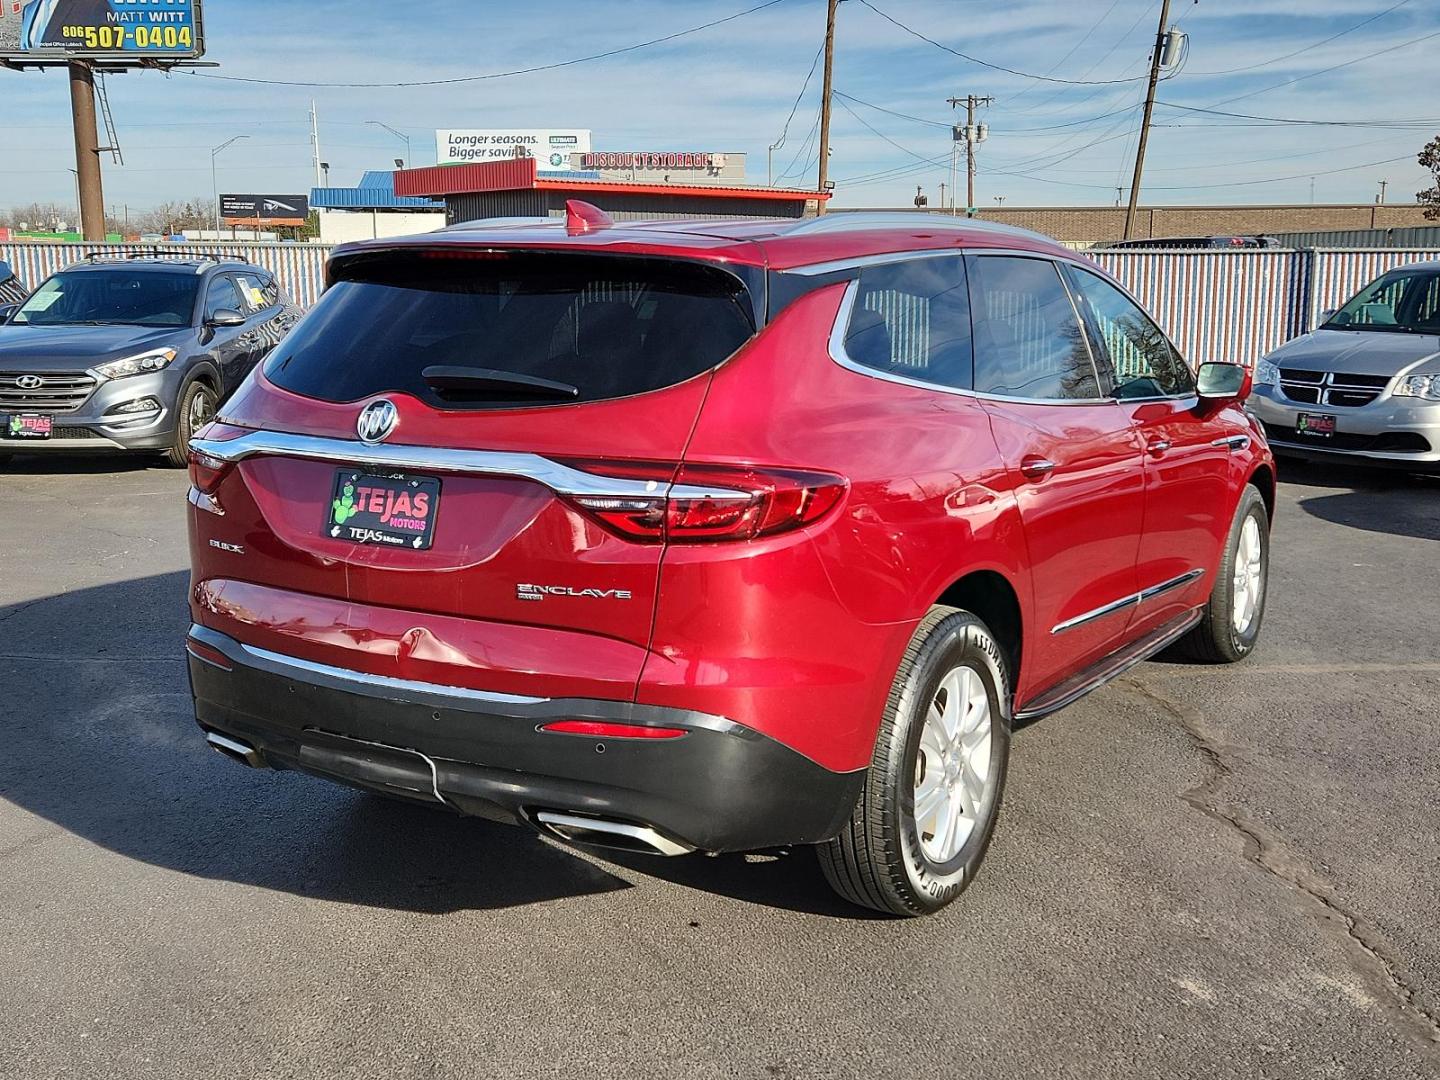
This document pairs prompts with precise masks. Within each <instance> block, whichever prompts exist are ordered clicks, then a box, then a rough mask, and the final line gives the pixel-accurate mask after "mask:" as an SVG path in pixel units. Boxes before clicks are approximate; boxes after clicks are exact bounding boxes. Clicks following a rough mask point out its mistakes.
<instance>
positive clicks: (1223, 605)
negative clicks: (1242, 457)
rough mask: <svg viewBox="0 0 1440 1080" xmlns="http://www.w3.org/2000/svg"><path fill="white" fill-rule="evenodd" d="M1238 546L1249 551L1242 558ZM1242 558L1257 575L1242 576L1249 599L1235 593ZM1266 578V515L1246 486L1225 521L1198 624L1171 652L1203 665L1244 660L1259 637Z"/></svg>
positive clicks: (1261, 502) (1257, 494)
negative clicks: (1226, 533)
mask: <svg viewBox="0 0 1440 1080" xmlns="http://www.w3.org/2000/svg"><path fill="white" fill-rule="evenodd" d="M1242 547H1243V548H1244V550H1245V551H1246V552H1251V553H1253V554H1250V555H1247V556H1244V557H1243V558H1242ZM1257 558H1258V565H1257V563H1256V559H1257ZM1242 562H1244V563H1246V564H1248V565H1249V566H1250V567H1251V568H1252V569H1251V574H1254V575H1258V576H1255V577H1253V578H1251V577H1248V576H1247V581H1246V585H1247V588H1250V589H1251V593H1250V598H1249V599H1248V600H1242V598H1241V596H1240V594H1239V593H1238V592H1237V589H1239V587H1240V584H1241V583H1240V582H1239V581H1238V580H1237V576H1236V575H1237V570H1238V569H1240V564H1241V563H1242ZM1269 583H1270V514H1269V513H1268V512H1267V511H1266V509H1265V500H1264V499H1262V498H1261V497H1260V492H1258V491H1257V490H1255V488H1254V487H1253V486H1251V485H1246V487H1245V493H1244V494H1243V495H1241V496H1240V505H1239V506H1238V507H1237V508H1236V509H1235V519H1234V521H1232V522H1231V523H1230V534H1229V536H1227V537H1226V540H1225V553H1224V555H1223V556H1222V557H1221V559H1220V566H1219V568H1218V569H1217V570H1216V571H1215V584H1214V586H1213V587H1212V588H1211V590H1210V599H1209V600H1208V601H1206V603H1205V610H1204V613H1203V614H1202V615H1201V617H1200V622H1199V624H1198V625H1197V626H1196V627H1195V628H1194V629H1193V630H1191V631H1190V633H1188V634H1186V635H1185V637H1183V638H1181V639H1180V642H1179V644H1178V645H1177V646H1176V652H1178V653H1179V654H1180V655H1181V656H1184V657H1186V658H1187V659H1190V660H1196V661H1198V662H1200V663H1203V664H1233V663H1236V662H1237V661H1240V660H1244V659H1245V657H1247V656H1249V655H1250V653H1251V652H1253V651H1254V649H1255V643H1256V641H1258V640H1259V638H1260V624H1261V622H1262V621H1263V620H1264V618H1265V596H1266V593H1267V592H1268V591H1269ZM1237 623H1239V624H1240V625H1236V624H1237Z"/></svg>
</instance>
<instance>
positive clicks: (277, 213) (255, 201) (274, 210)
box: [220, 195, 310, 226]
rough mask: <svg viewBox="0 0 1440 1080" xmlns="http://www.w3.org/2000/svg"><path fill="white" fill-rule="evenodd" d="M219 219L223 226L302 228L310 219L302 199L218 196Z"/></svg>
mask: <svg viewBox="0 0 1440 1080" xmlns="http://www.w3.org/2000/svg"><path fill="white" fill-rule="evenodd" d="M220 216H221V217H222V218H224V219H225V224H227V225H244V226H251V225H304V224H305V221H306V219H308V218H309V216H310V199H309V197H308V196H305V195H221V196H220Z"/></svg>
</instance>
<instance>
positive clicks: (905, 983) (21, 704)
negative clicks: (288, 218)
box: [0, 459, 1440, 1080]
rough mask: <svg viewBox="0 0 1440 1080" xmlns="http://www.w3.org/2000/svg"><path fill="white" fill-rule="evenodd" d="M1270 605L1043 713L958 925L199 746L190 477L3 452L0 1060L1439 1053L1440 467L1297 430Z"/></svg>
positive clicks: (1076, 1058) (55, 1073)
mask: <svg viewBox="0 0 1440 1080" xmlns="http://www.w3.org/2000/svg"><path fill="white" fill-rule="evenodd" d="M1282 465H1283V466H1284V473H1285V477H1286V479H1285V481H1284V482H1283V483H1282V485H1281V492H1280V498H1279V502H1280V507H1279V513H1278V520H1277V523H1276V532H1275V542H1274V574H1273V578H1272V586H1271V587H1272V594H1271V601H1270V607H1269V611H1268V615H1267V620H1266V626H1265V631H1264V637H1263V641H1262V644H1261V647H1260V648H1259V650H1258V651H1257V652H1256V653H1255V655H1254V656H1253V657H1252V658H1251V659H1250V661H1248V662H1247V663H1245V664H1244V665H1241V666H1239V667H1237V668H1230V669H1224V670H1220V669H1214V668H1204V667H1195V666H1188V665H1183V664H1176V663H1165V662H1154V663H1148V664H1144V665H1142V666H1141V667H1139V668H1137V669H1135V670H1134V671H1133V672H1132V673H1130V674H1129V675H1127V676H1125V677H1124V678H1123V679H1121V680H1120V681H1118V682H1116V683H1114V684H1111V685H1110V686H1109V687H1107V688H1105V689H1103V690H1102V691H1100V692H1099V693H1097V694H1094V695H1092V696H1091V697H1090V698H1088V699H1086V700H1085V701H1083V702H1082V703H1080V704H1079V705H1077V706H1074V707H1072V708H1070V709H1068V710H1066V711H1065V712H1062V713H1059V714H1057V715H1055V716H1052V717H1050V718H1048V719H1046V720H1044V721H1042V722H1040V723H1038V724H1034V725H1032V726H1030V727H1028V728H1026V729H1024V730H1023V731H1021V732H1020V733H1019V734H1018V736H1017V738H1016V741H1015V744H1014V759H1013V763H1012V766H1011V775H1010V781H1009V788H1008V790H1007V803H1006V808H1005V811H1004V813H1003V815H1002V818H1001V822H1000V827H999V831H998V834H997V837H996V841H995V845H994V847H993V848H992V850H991V854H990V856H989V859H988V860H987V862H986V864H985V867H984V868H983V870H982V872H981V874H980V876H979V878H978V879H977V881H976V884H975V885H974V887H973V888H972V889H971V890H970V891H969V892H968V893H967V894H966V895H965V897H963V898H962V900H961V901H960V902H959V903H958V904H957V905H956V906H954V907H952V908H951V909H949V910H948V911H947V912H945V913H943V914H942V915H940V916H938V917H936V918H932V919H928V920H913V921H905V922H899V921H890V920H885V919H879V918H871V917H869V916H867V915H865V914H863V913H860V912H857V911H854V910H851V909H848V908H846V907H845V906H843V905H842V904H841V903H840V902H839V901H838V900H836V899H834V898H832V896H831V894H830V893H829V891H828V890H827V888H826V886H825V884H824V882H823V880H822V879H821V878H820V875H819V873H818V870H817V869H816V868H815V866H814V865H813V859H812V856H811V854H810V853H809V852H808V851H804V850H798V851H794V852H791V853H782V854H777V855H766V856H763V857H762V856H751V857H745V858H742V857H725V858H719V859H704V858H689V859H683V860H654V859H644V858H641V857H633V858H632V857H622V858H618V859H612V858H602V857H596V856H591V855H584V854H579V853H575V852H571V851H569V850H566V849H563V848H561V847H558V846H555V845H552V844H550V843H548V842H545V841H541V840H539V839H538V838H537V837H535V836H532V835H530V834H529V833H527V832H524V831H522V830H519V829H515V828H509V827H505V826H500V825H493V824H489V823H486V822H481V821H469V820H459V819H453V818H449V817H447V816H444V815H442V814H438V813H435V812H432V811H429V810H426V809H424V808H416V807H410V806H407V805H403V804H398V803H391V802H386V801H383V800H380V799H376V798H373V797H369V796H366V795H363V794H360V793H356V792H352V791H349V790H345V789H342V788H338V787H333V786H330V785H328V784H325V783H323V782H321V781H318V780H313V779H310V778H307V777H303V776H298V775H292V774H276V773H269V772H249V771H246V770H244V769H241V768H240V767H238V766H236V765H234V764H232V763H230V762H227V761H225V760H223V759H222V758H220V757H219V756H217V755H216V754H214V753H212V752H211V751H210V750H208V749H207V748H206V747H205V746H204V745H203V744H202V742H201V741H200V738H199V735H198V733H197V729H196V728H195V726H194V724H193V721H192V720H191V717H190V713H189V700H188V695H187V690H186V685H185V665H184V663H183V662H182V660H181V640H182V637H183V634H184V631H185V627H186V625H187V617H186V611H185V582H186V574H185V567H186V553H185V532H184V513H183V509H184V499H183V491H184V487H185V478H184V476H183V475H182V474H180V473H177V472H171V471H167V470H163V469H159V468H152V467H147V466H146V465H145V464H144V463H141V462H118V463H117V462H114V461H110V462H106V461H63V462H50V463H41V462H37V461H36V460H35V459H30V460H29V461H26V460H25V459H19V460H17V461H16V462H15V463H14V464H13V465H12V466H10V467H9V471H8V472H5V473H0V972H3V976H0V1017H3V1022H0V1076H3V1077H7V1078H8V1077H17V1078H18V1077H62V1076H63V1077H127V1078H128V1077H157V1078H158V1077H164V1078H167V1080H171V1078H176V1077H207V1078H208V1077H215V1076H245V1077H258V1076H264V1077H271V1076H274V1077H290V1076H294V1077H331V1076H337V1077H338V1076H385V1077H461V1076H482V1075H483V1076H506V1077H530V1076H567V1077H569V1076H581V1075H583V1076H588V1077H594V1078H603V1077H619V1076H626V1077H628V1076H680V1075H683V1076H685V1077H687V1078H697V1080H698V1078H703V1077H761V1078H774V1077H780V1078H796V1077H852V1076H853V1077H867V1078H873V1077H890V1076H906V1077H913V1076H946V1077H949V1076H978V1075H985V1076H987V1077H1010V1076H1043V1077H1047V1078H1048V1077H1071V1076H1073V1077H1087V1078H1093V1077H1114V1076H1126V1077H1128V1076H1136V1077H1142V1076H1143V1077H1150V1076H1164V1077H1205V1078H1216V1077H1229V1076H1234V1077H1291V1076H1303V1077H1340V1076H1347V1077H1352V1076H1353V1077H1385V1078H1387V1080H1398V1078H1403V1077H1416V1076H1433V1075H1437V1074H1440V901H1437V895H1440V815H1437V807H1440V753H1437V752H1436V749H1435V735H1436V723H1437V720H1440V704H1437V702H1440V654H1437V653H1440V650H1437V648H1436V642H1437V633H1436V620H1437V615H1440V574H1437V567H1440V559H1437V555H1440V481H1429V480H1423V479H1415V478H1408V477H1403V476H1398V475H1388V474H1366V473H1361V472H1354V471H1348V470H1339V469H1320V468H1315V467H1304V466H1299V465H1291V464H1287V463H1282Z"/></svg>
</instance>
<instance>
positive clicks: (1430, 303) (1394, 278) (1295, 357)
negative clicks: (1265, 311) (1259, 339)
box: [1248, 261, 1440, 473]
mask: <svg viewBox="0 0 1440 1080" xmlns="http://www.w3.org/2000/svg"><path fill="white" fill-rule="evenodd" d="M1248 407H1249V409H1250V411H1251V412H1252V413H1253V414H1254V415H1255V416H1256V417H1258V418H1259V419H1260V420H1261V422H1263V423H1264V425H1265V432H1266V434H1267V435H1268V436H1269V439H1270V445H1271V447H1273V449H1274V451H1275V453H1276V454H1286V455H1290V456H1294V457H1305V458H1310V459H1311V460H1334V459H1337V458H1339V459H1349V460H1351V461H1353V462H1356V463H1359V464H1367V465H1382V466H1389V467H1392V468H1401V469H1408V470H1410V471H1413V472H1435V473H1440V261H1432V262H1420V263H1411V264H1410V265H1408V266H1402V267H1399V268H1397V269H1395V270H1391V271H1389V272H1388V273H1385V274H1382V275H1381V276H1380V277H1378V278H1376V279H1375V280H1374V281H1372V282H1371V283H1370V284H1369V285H1367V286H1365V288H1363V289H1361V290H1360V291H1359V292H1358V293H1356V294H1355V297H1354V298H1353V299H1352V300H1351V301H1350V302H1349V303H1348V304H1346V305H1345V306H1344V307H1342V308H1341V309H1340V310H1338V311H1334V312H1327V313H1326V315H1325V317H1324V321H1323V322H1322V323H1321V325H1320V327H1319V328H1318V329H1316V330H1312V331H1311V332H1310V333H1308V334H1305V335H1303V336H1301V337H1298V338H1296V339H1295V340H1293V341H1287V342H1286V343H1285V344H1284V345H1282V346H1280V348H1278V349H1276V350H1275V351H1274V352H1272V353H1270V354H1269V355H1268V356H1266V357H1264V358H1263V359H1262V360H1261V361H1260V362H1259V363H1258V364H1256V366H1255V388H1254V391H1253V393H1252V394H1251V396H1250V399H1249V402H1248Z"/></svg>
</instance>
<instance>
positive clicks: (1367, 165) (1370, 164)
mask: <svg viewBox="0 0 1440 1080" xmlns="http://www.w3.org/2000/svg"><path fill="white" fill-rule="evenodd" d="M1413 160H1414V155H1412V154H1406V155H1404V156H1403V157H1394V158H1385V159H1384V160H1383V161H1366V162H1364V163H1362V164H1360V165H1346V166H1344V167H1342V168H1338V169H1325V170H1324V171H1322V172H1303V173H1297V174H1295V175H1293V176H1267V177H1265V178H1263V179H1260V180H1231V181H1227V182H1226V183H1223V184H1168V185H1164V186H1161V187H1151V188H1150V189H1149V190H1151V191H1213V190H1216V189H1219V188H1234V187H1253V186H1255V185H1258V184H1279V183H1284V182H1285V181H1287V180H1306V179H1309V178H1310V177H1312V176H1333V175H1334V174H1336V173H1345V172H1355V171H1356V170H1358V169H1372V168H1374V167H1375V166H1377V165H1393V164H1395V163H1396V162H1400V161H1413ZM994 171H995V172H996V173H997V174H999V175H1001V176H1017V177H1020V178H1021V179H1025V180H1035V181H1038V182H1039V183H1042V184H1057V185H1059V186H1061V187H1079V188H1094V189H1097V190H1101V191H1112V190H1114V186H1113V185H1106V184H1082V183H1079V182H1078V181H1073V180H1051V179H1050V178H1049V177H1045V176H1031V175H1028V174H1026V173H1014V172H1002V171H1001V170H999V169H996V170H994Z"/></svg>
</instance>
